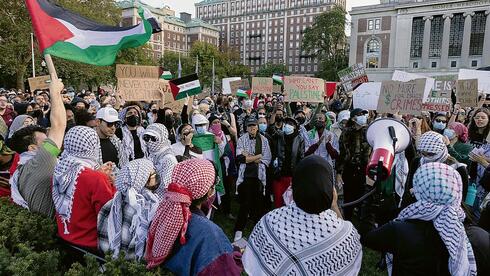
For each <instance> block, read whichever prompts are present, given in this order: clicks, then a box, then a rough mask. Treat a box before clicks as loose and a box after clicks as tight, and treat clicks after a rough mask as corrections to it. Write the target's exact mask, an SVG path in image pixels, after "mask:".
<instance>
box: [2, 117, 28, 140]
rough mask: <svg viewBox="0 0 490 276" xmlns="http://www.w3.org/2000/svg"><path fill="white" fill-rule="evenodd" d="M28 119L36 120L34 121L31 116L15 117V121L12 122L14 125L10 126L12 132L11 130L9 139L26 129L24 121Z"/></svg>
mask: <svg viewBox="0 0 490 276" xmlns="http://www.w3.org/2000/svg"><path fill="white" fill-rule="evenodd" d="M28 118H31V120H34V119H32V117H31V116H29V115H19V116H17V117H15V119H14V121H13V122H12V124H11V125H10V130H9V135H8V138H9V139H10V138H12V135H14V133H15V132H16V131H17V130H19V129H21V128H23V127H24V121H25V120H26V119H28Z"/></svg>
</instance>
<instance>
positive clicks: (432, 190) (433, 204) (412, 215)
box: [388, 162, 476, 276]
mask: <svg viewBox="0 0 490 276" xmlns="http://www.w3.org/2000/svg"><path fill="white" fill-rule="evenodd" d="M413 189H414V195H415V197H416V198H417V202H415V203H413V204H411V205H409V206H408V207H407V208H405V209H403V210H402V211H401V212H400V214H399V215H398V218H397V219H398V220H407V219H419V220H424V221H432V222H433V224H434V228H435V229H436V230H437V232H439V236H440V237H441V239H442V241H443V242H444V244H445V245H446V248H447V251H448V253H449V264H448V266H449V272H450V273H451V275H464V276H465V275H476V261H475V256H474V254H473V249H472V247H471V244H470V242H469V240H468V236H467V235H466V232H465V229H464V226H463V220H464V218H465V213H464V211H463V209H462V208H461V200H462V192H463V183H462V181H461V176H460V174H459V173H458V171H456V170H455V169H453V168H452V167H450V166H448V165H446V164H443V163H437V162H432V163H428V164H425V165H422V166H421V167H420V168H419V169H418V170H417V172H416V173H415V175H414V179H413ZM390 255H391V254H390ZM391 258H392V256H388V260H391Z"/></svg>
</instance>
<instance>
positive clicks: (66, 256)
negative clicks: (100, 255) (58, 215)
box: [0, 198, 172, 276]
mask: <svg viewBox="0 0 490 276" xmlns="http://www.w3.org/2000/svg"><path fill="white" fill-rule="evenodd" d="M56 233H57V228H56V222H55V221H54V220H51V219H48V218H46V217H44V216H42V215H39V214H35V213H30V212H29V211H28V210H26V209H23V208H21V207H19V206H17V205H15V204H12V203H11V202H10V201H9V200H8V199H5V198H0V275H13V276H31V275H32V276H34V275H54V276H56V275H69V276H82V275H148V276H153V275H172V274H171V273H169V272H168V271H165V270H163V269H156V270H152V271H148V270H146V268H145V265H144V264H143V263H138V262H131V261H126V260H124V259H123V257H122V256H121V257H120V258H119V259H114V260H113V259H112V258H111V257H110V256H107V257H106V263H105V264H103V265H100V264H99V262H97V260H96V259H95V258H94V257H92V256H85V259H84V260H82V263H80V262H75V263H72V260H73V258H72V257H73V256H70V253H69V252H67V251H66V248H67V247H66V245H65V244H63V243H62V242H61V241H60V240H59V239H58V238H57V236H56Z"/></svg>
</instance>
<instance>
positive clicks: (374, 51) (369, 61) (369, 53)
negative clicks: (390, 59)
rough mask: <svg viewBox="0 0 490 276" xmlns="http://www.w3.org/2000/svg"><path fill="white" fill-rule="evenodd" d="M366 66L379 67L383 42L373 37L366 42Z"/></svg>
mask: <svg viewBox="0 0 490 276" xmlns="http://www.w3.org/2000/svg"><path fill="white" fill-rule="evenodd" d="M365 56H366V68H379V65H380V59H381V43H380V42H379V40H378V39H376V38H371V39H370V40H368V42H367V44H366V55H365Z"/></svg>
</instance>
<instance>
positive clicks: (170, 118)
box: [165, 114, 174, 128]
mask: <svg viewBox="0 0 490 276" xmlns="http://www.w3.org/2000/svg"><path fill="white" fill-rule="evenodd" d="M165 126H166V127H167V128H171V127H173V126H174V116H173V115H170V114H168V115H165Z"/></svg>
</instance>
